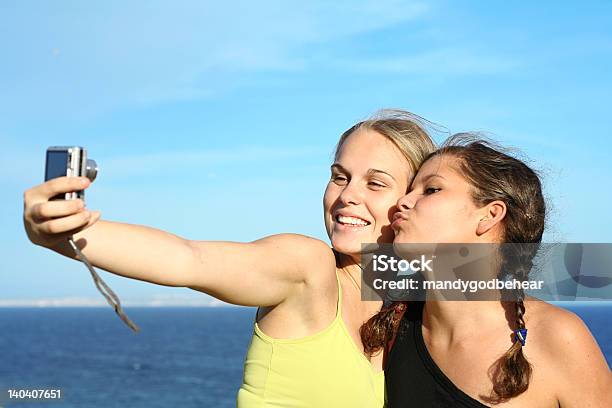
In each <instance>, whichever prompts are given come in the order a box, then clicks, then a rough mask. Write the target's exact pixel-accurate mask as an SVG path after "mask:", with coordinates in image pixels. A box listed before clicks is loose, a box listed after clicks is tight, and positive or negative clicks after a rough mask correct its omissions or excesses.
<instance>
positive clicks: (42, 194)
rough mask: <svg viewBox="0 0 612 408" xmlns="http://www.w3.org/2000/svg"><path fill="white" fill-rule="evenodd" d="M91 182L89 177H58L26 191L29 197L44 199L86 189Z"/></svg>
mask: <svg viewBox="0 0 612 408" xmlns="http://www.w3.org/2000/svg"><path fill="white" fill-rule="evenodd" d="M90 184H91V181H89V179H88V178H87V177H68V176H64V177H57V178H54V179H51V180H49V181H46V182H44V183H42V184H39V185H38V186H36V187H34V188H32V189H30V190H28V191H26V193H25V196H26V200H27V199H30V200H31V199H34V200H44V201H47V200H49V198H51V197H54V196H56V195H57V194H60V193H69V192H73V191H80V190H84V189H86V188H87V187H89V185H90Z"/></svg>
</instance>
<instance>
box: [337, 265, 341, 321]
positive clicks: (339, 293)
mask: <svg viewBox="0 0 612 408" xmlns="http://www.w3.org/2000/svg"><path fill="white" fill-rule="evenodd" d="M336 283H337V284H338V302H337V303H336V319H338V318H340V319H341V318H342V285H341V284H340V276H339V275H338V268H336Z"/></svg>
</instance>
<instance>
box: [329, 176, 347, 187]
mask: <svg viewBox="0 0 612 408" xmlns="http://www.w3.org/2000/svg"><path fill="white" fill-rule="evenodd" d="M331 180H332V181H333V182H334V183H336V184H340V185H344V184H346V182H347V181H348V179H347V178H346V177H345V176H343V175H341V174H332V176H331Z"/></svg>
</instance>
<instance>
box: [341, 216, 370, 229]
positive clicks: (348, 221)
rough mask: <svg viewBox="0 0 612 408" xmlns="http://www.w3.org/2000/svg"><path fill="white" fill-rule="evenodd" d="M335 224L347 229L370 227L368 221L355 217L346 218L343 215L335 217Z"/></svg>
mask: <svg viewBox="0 0 612 408" xmlns="http://www.w3.org/2000/svg"><path fill="white" fill-rule="evenodd" d="M336 222H337V223H338V224H340V225H346V226H349V227H366V226H368V225H370V222H369V221H366V220H362V219H361V218H356V217H346V216H344V215H336Z"/></svg>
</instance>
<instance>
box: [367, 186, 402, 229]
mask: <svg viewBox="0 0 612 408" xmlns="http://www.w3.org/2000/svg"><path fill="white" fill-rule="evenodd" d="M400 197H402V195H401V194H386V195H384V196H383V195H379V196H375V197H372V199H371V200H370V202H371V203H372V205H371V206H370V211H371V213H372V215H373V216H374V218H375V219H376V221H377V224H379V227H380V225H388V224H391V220H392V219H393V214H394V213H395V211H397V200H399V199H400Z"/></svg>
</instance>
